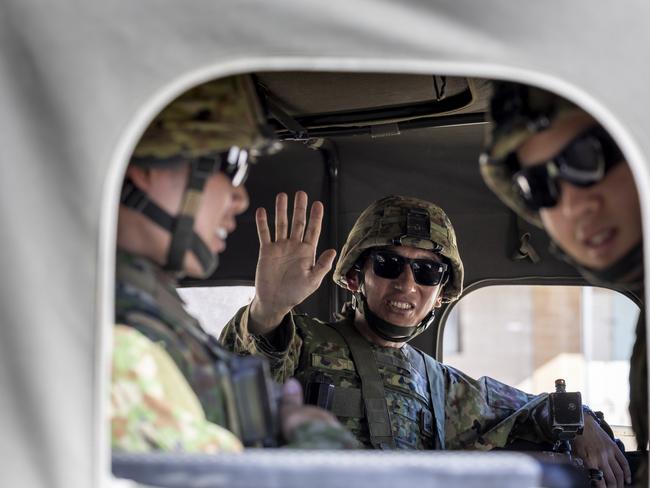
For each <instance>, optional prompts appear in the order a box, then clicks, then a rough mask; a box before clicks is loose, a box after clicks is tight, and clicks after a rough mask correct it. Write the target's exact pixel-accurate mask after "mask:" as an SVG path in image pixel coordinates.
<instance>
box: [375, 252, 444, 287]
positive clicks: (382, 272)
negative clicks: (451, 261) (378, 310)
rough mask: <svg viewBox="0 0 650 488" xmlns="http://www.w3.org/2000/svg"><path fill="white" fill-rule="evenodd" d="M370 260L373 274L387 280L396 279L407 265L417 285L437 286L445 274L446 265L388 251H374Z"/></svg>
mask: <svg viewBox="0 0 650 488" xmlns="http://www.w3.org/2000/svg"><path fill="white" fill-rule="evenodd" d="M371 258H372V270H373V272H374V273H375V274H376V275H377V276H379V277H380V278H385V279H388V280H394V279H396V278H398V277H399V276H400V275H401V274H402V272H403V271H404V266H406V264H407V263H408V265H409V266H410V267H411V271H412V272H413V278H414V279H415V282H416V283H417V284H419V285H424V286H436V285H439V284H440V283H442V281H443V280H444V278H445V276H446V273H447V265H446V264H445V263H440V262H438V261H434V260H433V259H410V258H406V257H404V256H400V255H399V254H396V253H394V252H390V251H375V252H373V253H372V254H371Z"/></svg>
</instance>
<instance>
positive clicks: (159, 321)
mask: <svg viewBox="0 0 650 488" xmlns="http://www.w3.org/2000/svg"><path fill="white" fill-rule="evenodd" d="M262 122H263V117H262V116H261V114H260V111H259V101H258V100H257V98H256V96H255V94H254V89H253V87H252V83H251V80H250V78H248V77H245V76H235V77H230V78H225V79H222V80H217V81H213V82H209V83H206V84H203V85H200V86H198V87H196V88H194V89H192V90H190V91H188V92H186V93H185V94H184V95H182V96H181V97H179V98H178V99H176V100H175V101H174V102H173V103H172V104H170V105H169V106H168V107H167V108H165V109H164V110H163V111H162V112H161V114H160V115H159V116H158V117H157V118H156V119H155V120H154V121H153V122H152V123H151V125H150V126H149V127H148V128H147V130H146V131H145V133H144V135H143V137H142V140H141V141H140V142H139V144H138V146H137V147H136V149H135V151H134V155H133V158H132V160H131V163H130V164H131V165H134V166H139V167H142V168H161V169H171V168H175V167H178V166H179V165H187V166H188V167H189V176H188V179H187V184H186V188H185V192H184V194H183V197H182V203H181V206H180V210H179V213H178V215H170V214H168V213H166V211H165V210H163V209H162V208H160V207H158V206H157V205H156V204H155V202H152V201H151V200H150V199H149V198H148V197H147V195H146V194H145V193H144V192H143V191H142V190H140V189H139V188H137V185H135V184H134V183H133V182H132V181H130V180H129V179H128V178H127V179H126V180H125V184H124V187H123V191H122V197H121V200H120V203H121V205H122V206H124V207H126V208H129V209H131V210H132V211H135V212H139V213H140V214H142V215H144V216H145V217H146V218H148V219H149V220H150V221H152V222H154V223H155V224H157V225H158V226H160V227H161V228H163V229H166V230H167V231H168V232H169V233H170V234H171V237H172V240H171V244H170V246H169V252H168V255H167V258H166V259H167V262H166V265H165V269H164V270H163V268H162V267H161V266H159V265H157V264H155V263H153V262H152V261H150V260H149V259H147V258H145V257H143V256H136V255H133V254H129V253H127V252H124V251H119V250H118V254H117V278H116V294H115V301H116V311H115V315H116V321H117V326H116V328H115V331H114V350H113V377H112V385H111V426H112V445H113V448H115V449H119V450H126V451H147V450H167V451H168V450H183V451H190V452H215V451H226V452H232V451H238V450H241V449H242V443H241V442H240V440H239V438H238V436H239V435H240V432H241V430H242V429H241V427H242V425H241V422H240V415H239V412H238V408H237V404H236V398H235V393H234V392H233V389H232V383H231V382H230V379H231V377H230V375H229V370H228V366H227V365H226V363H227V362H228V361H227V359H228V358H229V356H231V354H230V353H228V352H227V351H225V350H223V348H221V346H219V344H218V343H217V341H216V339H215V338H213V337H212V336H210V335H208V334H207V333H206V332H204V331H203V329H202V328H201V327H200V325H199V323H198V322H197V321H196V319H194V318H193V317H191V316H190V315H188V314H187V312H186V311H185V309H184V306H183V302H182V300H181V298H180V297H179V295H178V293H177V292H176V285H177V278H178V276H180V272H181V271H182V268H183V260H184V257H185V253H186V252H187V251H188V250H191V251H193V252H194V254H195V256H196V257H197V259H198V260H199V262H200V264H201V266H202V268H203V270H204V274H206V275H207V274H210V272H211V271H212V270H213V269H214V266H216V264H217V260H216V256H214V255H212V253H211V252H210V250H209V248H208V247H207V246H206V245H205V243H202V241H201V238H200V237H199V236H198V235H197V234H196V233H194V231H193V225H194V216H195V213H196V211H197V209H198V208H199V204H200V199H201V194H202V191H203V186H204V184H205V181H206V179H207V178H208V177H209V176H210V175H212V174H214V173H215V172H219V171H221V172H222V173H225V174H226V175H227V176H229V177H230V178H231V182H232V184H233V186H237V185H239V184H241V183H242V182H243V179H244V178H245V171H244V170H245V169H246V168H247V166H246V159H245V157H246V156H247V155H248V154H249V153H250V154H251V155H255V154H257V153H259V152H260V151H262V150H266V149H268V146H269V143H270V141H269V139H268V138H267V137H265V136H264V135H263V130H262V128H261V127H260V125H261V124H262ZM235 146H236V147H235ZM232 149H237V151H239V152H238V153H237V156H236V157H235V158H234V159H232V160H231V157H230V155H231V152H232ZM224 154H228V156H227V157H225V156H224ZM240 156H243V157H244V159H242V157H240ZM288 441H289V442H290V443H291V444H289V445H291V446H292V447H298V448H300V447H306V448H309V447H320V448H341V447H354V446H355V445H356V441H355V440H354V438H353V437H352V436H351V435H350V433H349V432H347V431H345V430H344V429H343V428H342V427H332V426H330V425H328V424H326V423H325V422H322V421H313V422H310V423H305V424H303V425H301V426H300V427H298V428H297V429H295V431H294V433H293V438H292V439H288Z"/></svg>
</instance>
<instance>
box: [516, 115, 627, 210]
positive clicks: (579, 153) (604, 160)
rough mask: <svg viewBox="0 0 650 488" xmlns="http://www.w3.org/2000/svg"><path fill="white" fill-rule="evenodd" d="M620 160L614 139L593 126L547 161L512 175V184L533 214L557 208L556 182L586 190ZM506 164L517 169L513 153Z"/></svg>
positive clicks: (518, 164)
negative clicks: (562, 181) (541, 210)
mask: <svg viewBox="0 0 650 488" xmlns="http://www.w3.org/2000/svg"><path fill="white" fill-rule="evenodd" d="M622 160H623V153H621V151H620V149H619V148H618V146H617V145H616V143H615V142H614V140H613V139H612V138H611V137H610V136H609V134H607V132H606V131H605V130H604V129H603V128H602V127H600V126H595V127H593V128H591V129H588V130H587V131H585V132H583V133H581V134H580V135H578V136H577V137H576V138H575V139H573V140H572V141H571V142H569V144H567V145H566V146H565V147H564V149H562V151H561V152H560V153H558V154H557V155H555V156H554V157H553V158H551V159H549V160H548V161H546V162H543V163H541V164H538V165H535V166H530V167H527V168H523V169H521V170H520V171H518V172H516V173H515V174H514V175H513V177H512V182H513V185H514V186H515V188H516V189H517V191H518V192H519V194H520V195H521V196H522V198H523V200H524V202H525V203H526V205H527V206H528V208H530V209H531V210H533V211H535V212H536V211H538V210H539V209H541V208H550V207H554V206H555V205H557V203H558V202H559V200H560V193H561V192H560V184H559V180H560V179H562V180H564V181H567V182H569V183H571V184H572V185H575V186H579V187H583V188H585V187H589V186H592V185H595V184H596V183H598V182H599V181H601V180H602V179H603V178H604V177H605V175H606V174H607V172H608V171H609V170H610V169H611V168H613V167H614V166H616V165H617V164H618V163H620V162H621V161H622ZM507 164H508V165H512V166H511V167H521V165H520V163H519V160H518V158H517V155H516V153H514V152H513V153H512V154H510V155H509V156H508V162H507Z"/></svg>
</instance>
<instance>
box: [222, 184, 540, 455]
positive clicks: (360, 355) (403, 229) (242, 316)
mask: <svg viewBox="0 0 650 488" xmlns="http://www.w3.org/2000/svg"><path fill="white" fill-rule="evenodd" d="M390 245H404V246H410V247H416V248H419V249H427V250H431V251H433V252H436V253H438V254H439V255H440V256H441V257H442V258H443V259H444V260H445V261H446V263H448V264H449V269H450V270H451V271H450V273H451V276H450V278H449V280H448V282H447V283H446V284H445V285H444V288H443V290H442V298H443V300H444V301H447V302H450V301H453V300H455V299H456V298H457V297H458V296H459V295H460V293H461V292H462V280H463V265H462V262H461V259H460V256H459V254H458V248H457V244H456V237H455V233H454V230H453V227H452V225H451V222H450V221H449V219H448V218H447V216H446V215H445V213H444V212H443V211H442V209H440V208H439V207H437V206H436V205H434V204H432V203H429V202H425V201H423V200H418V199H415V198H407V197H400V196H389V197H385V198H383V199H380V200H378V201H377V202H375V203H373V204H372V205H370V206H369V207H368V208H367V209H366V210H365V211H364V212H363V213H362V214H361V215H360V217H359V219H358V220H357V222H356V223H355V225H354V227H353V229H352V231H351V232H350V235H349V236H348V239H347V241H346V243H345V245H344V247H343V250H342V251H341V256H340V259H339V261H338V263H337V266H336V270H335V272H334V280H335V282H336V283H337V284H339V285H340V286H343V287H346V288H347V286H348V284H347V281H346V279H345V276H346V274H347V273H348V271H349V270H351V269H352V268H353V266H356V263H357V262H358V260H359V258H360V256H362V255H363V253H364V252H365V251H367V250H369V249H372V248H376V247H383V246H390ZM359 272H360V271H359ZM360 281H362V280H360ZM358 295H359V294H355V299H356V302H357V303H360V302H362V301H364V300H365V298H364V297H363V296H358ZM362 313H363V315H364V317H365V319H366V322H367V323H368V325H369V326H371V328H372V323H371V320H370V319H369V314H368V310H367V309H362ZM248 315H249V308H247V307H246V308H243V309H242V310H240V311H239V312H238V313H237V315H236V316H235V317H234V318H233V319H232V320H231V321H230V323H229V324H228V325H227V326H226V328H225V329H224V331H223V332H222V335H221V337H220V341H221V342H222V344H224V345H225V346H226V348H228V349H230V350H232V351H234V352H236V353H238V354H260V355H263V356H265V357H267V358H268V359H269V361H270V363H271V369H272V372H273V374H274V375H275V378H276V379H277V380H278V381H284V380H285V379H286V378H288V377H290V376H294V375H295V376H296V377H297V378H298V379H299V380H300V381H301V383H302V384H303V386H304V387H305V389H308V388H310V387H311V386H312V385H316V384H318V383H320V384H323V383H325V384H328V385H333V397H332V399H331V410H332V412H333V413H334V414H335V415H336V416H337V417H338V418H339V420H340V421H341V422H342V423H343V424H344V425H345V426H347V427H348V429H350V431H352V432H353V433H354V435H355V436H356V437H357V439H359V441H360V442H361V443H362V444H363V445H364V446H365V447H367V448H371V447H375V448H380V449H383V448H393V447H394V448H403V449H445V448H446V449H482V450H487V449H492V448H495V447H503V446H505V445H507V444H508V442H509V441H510V440H512V439H514V438H522V439H524V438H525V439H527V440H532V441H543V440H544V439H543V436H542V434H541V430H540V429H538V428H537V424H536V422H535V421H534V420H533V418H534V416H533V413H534V411H536V408H537V407H538V406H540V405H542V404H543V403H545V399H546V398H547V396H546V395H539V396H537V397H534V396H531V395H527V394H526V393H524V392H521V391H519V390H517V389H515V388H512V387H510V386H507V385H504V384H503V383H500V382H498V381H496V380H493V379H491V378H486V377H484V378H481V379H480V380H478V381H477V380H474V379H472V378H469V377H468V376H466V375H465V374H463V373H461V372H460V371H458V370H456V369H454V368H451V367H449V366H444V365H442V364H440V363H438V362H437V361H435V360H434V359H433V358H431V357H430V356H428V355H426V354H424V353H422V352H421V351H418V350H417V349H415V348H413V347H411V346H410V345H408V344H405V345H403V346H402V347H401V348H392V347H379V346H376V345H374V344H371V343H370V342H369V341H367V340H366V339H364V338H363V337H362V336H361V335H360V334H359V333H358V332H357V331H356V327H355V325H354V311H352V313H347V314H346V315H345V316H343V317H342V318H341V320H339V321H338V322H336V323H325V322H320V321H318V320H315V319H312V318H310V317H307V316H304V315H295V314H289V315H287V316H286V317H285V318H284V319H283V321H282V323H281V324H280V326H279V327H278V328H277V329H276V330H275V331H274V332H273V334H272V335H271V336H269V337H264V336H255V335H252V334H250V333H249V331H248V320H249V318H248ZM429 323H430V319H428V318H426V317H425V319H424V320H423V321H422V322H421V323H420V324H417V325H415V326H413V327H410V328H409V329H410V332H409V335H408V338H406V339H405V340H408V339H410V338H411V337H413V336H415V335H417V334H418V333H420V332H422V330H424V328H426V326H428V324H429ZM381 327H382V329H381V330H380V331H379V333H380V334H381V333H383V332H382V330H383V331H385V332H387V333H389V334H390V333H392V331H393V330H394V329H395V328H397V329H399V331H398V332H400V333H401V331H403V330H404V329H405V328H404V327H397V326H395V325H391V324H389V323H385V322H384V324H383V325H381ZM373 330H374V329H373ZM400 340H402V341H404V339H402V338H401V339H400ZM377 373H378V374H377ZM387 424H389V425H387Z"/></svg>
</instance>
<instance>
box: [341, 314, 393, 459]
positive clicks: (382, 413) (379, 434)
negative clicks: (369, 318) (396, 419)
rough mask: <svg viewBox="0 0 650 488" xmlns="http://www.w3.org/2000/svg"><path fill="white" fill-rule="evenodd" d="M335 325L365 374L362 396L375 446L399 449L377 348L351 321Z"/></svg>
mask: <svg viewBox="0 0 650 488" xmlns="http://www.w3.org/2000/svg"><path fill="white" fill-rule="evenodd" d="M333 325H334V327H336V330H337V331H338V332H339V333H340V334H341V335H342V336H343V339H344V340H345V342H346V343H347V345H348V347H349V348H350V353H351V354H352V360H353V361H354V365H355V367H356V369H357V372H358V373H359V376H360V378H361V396H362V399H363V405H364V407H365V410H366V418H367V420H368V431H369V433H370V442H371V444H372V446H373V447H374V448H375V449H395V437H394V436H393V429H392V427H391V422H390V415H389V413H388V405H387V404H386V392H385V391H384V382H383V380H382V379H381V375H380V374H379V367H378V365H377V358H376V357H375V354H374V351H373V350H372V348H371V347H370V344H369V343H368V341H366V340H365V339H364V338H363V337H362V336H361V335H360V334H359V333H358V332H357V330H356V328H355V327H354V325H353V324H352V323H350V321H342V322H338V323H336V324H333Z"/></svg>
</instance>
